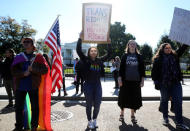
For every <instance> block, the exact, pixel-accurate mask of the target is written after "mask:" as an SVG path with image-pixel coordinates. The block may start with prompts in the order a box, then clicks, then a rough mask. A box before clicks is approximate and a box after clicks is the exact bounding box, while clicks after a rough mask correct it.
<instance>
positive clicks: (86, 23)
mask: <svg viewBox="0 0 190 131" xmlns="http://www.w3.org/2000/svg"><path fill="white" fill-rule="evenodd" d="M83 11H84V12H83V13H84V14H83V31H84V41H88V42H96V43H99V42H100V43H101V42H107V40H108V37H109V28H110V17H111V16H110V13H111V6H110V5H107V4H95V3H93V4H92V3H89V4H88V3H86V4H84V5H83Z"/></svg>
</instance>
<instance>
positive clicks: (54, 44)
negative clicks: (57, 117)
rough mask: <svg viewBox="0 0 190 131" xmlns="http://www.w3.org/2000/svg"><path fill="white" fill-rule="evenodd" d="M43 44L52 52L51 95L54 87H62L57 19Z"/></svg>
mask: <svg viewBox="0 0 190 131" xmlns="http://www.w3.org/2000/svg"><path fill="white" fill-rule="evenodd" d="M44 42H45V44H46V45H47V46H48V47H49V48H50V49H51V50H52V51H53V61H52V70H51V77H52V93H54V92H55V88H56V87H57V88H58V89H60V88H61V87H62V86H63V76H62V56H61V44H60V33H59V19H58V18H57V19H56V20H55V22H54V24H53V26H52V28H51V29H50V31H49V33H48V34H47V36H46V38H45V40H44Z"/></svg>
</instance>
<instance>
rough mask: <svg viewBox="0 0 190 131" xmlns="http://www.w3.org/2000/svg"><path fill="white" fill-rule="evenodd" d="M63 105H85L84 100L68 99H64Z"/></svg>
mask: <svg viewBox="0 0 190 131" xmlns="http://www.w3.org/2000/svg"><path fill="white" fill-rule="evenodd" d="M63 105H64V106H65V107H71V106H76V105H80V106H84V107H85V106H86V102H80V101H75V102H73V101H70V100H66V101H65V103H63Z"/></svg>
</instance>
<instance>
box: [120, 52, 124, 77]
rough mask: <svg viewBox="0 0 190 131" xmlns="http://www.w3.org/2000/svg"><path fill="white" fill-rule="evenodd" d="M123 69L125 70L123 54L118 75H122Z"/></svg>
mask: <svg viewBox="0 0 190 131" xmlns="http://www.w3.org/2000/svg"><path fill="white" fill-rule="evenodd" d="M124 70H125V55H123V56H122V58H121V64H120V68H119V76H120V77H123V76H124V75H123V74H124Z"/></svg>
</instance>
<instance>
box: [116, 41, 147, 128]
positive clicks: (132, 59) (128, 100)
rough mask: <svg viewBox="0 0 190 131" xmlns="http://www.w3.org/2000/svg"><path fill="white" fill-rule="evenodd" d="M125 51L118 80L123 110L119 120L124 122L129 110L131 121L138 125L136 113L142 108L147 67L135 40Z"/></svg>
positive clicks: (119, 98) (120, 102) (119, 102)
mask: <svg viewBox="0 0 190 131" xmlns="http://www.w3.org/2000/svg"><path fill="white" fill-rule="evenodd" d="M125 51H126V53H125V54H124V55H123V57H122V59H121V65H120V70H119V78H118V82H119V86H120V91H119V97H118V105H119V107H120V108H121V114H120V118H119V120H120V121H124V108H129V109H131V121H132V123H133V124H136V123H137V120H136V118H135V112H136V110H137V109H139V108H140V107H141V106H142V97H141V87H143V86H144V77H145V67H144V62H143V59H142V57H141V55H140V54H139V52H138V50H137V43H136V42H135V41H134V40H129V42H128V43H127V46H126V49H125Z"/></svg>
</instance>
